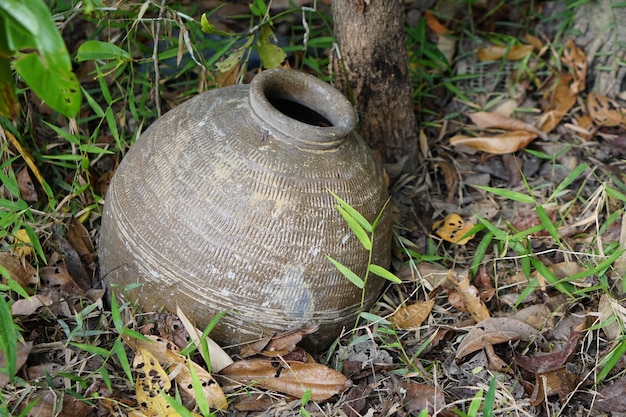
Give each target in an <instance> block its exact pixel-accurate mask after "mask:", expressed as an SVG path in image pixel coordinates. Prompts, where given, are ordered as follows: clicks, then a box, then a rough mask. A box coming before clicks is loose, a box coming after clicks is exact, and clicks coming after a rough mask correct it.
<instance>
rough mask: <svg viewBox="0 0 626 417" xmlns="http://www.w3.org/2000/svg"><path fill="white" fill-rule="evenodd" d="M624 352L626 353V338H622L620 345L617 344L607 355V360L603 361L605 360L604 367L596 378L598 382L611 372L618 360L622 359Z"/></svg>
mask: <svg viewBox="0 0 626 417" xmlns="http://www.w3.org/2000/svg"><path fill="white" fill-rule="evenodd" d="M624 354H626V340H621V341H620V343H619V345H617V347H616V348H615V349H613V350H612V351H611V353H609V354H608V355H607V356H605V360H604V361H603V362H605V363H604V367H602V370H601V371H600V373H599V374H598V376H597V378H596V384H598V383H600V382H601V381H602V380H603V379H604V378H605V377H606V376H607V375H608V374H609V372H611V370H612V369H613V368H614V367H615V365H617V362H619V361H620V360H621V359H622V357H623V356H624Z"/></svg>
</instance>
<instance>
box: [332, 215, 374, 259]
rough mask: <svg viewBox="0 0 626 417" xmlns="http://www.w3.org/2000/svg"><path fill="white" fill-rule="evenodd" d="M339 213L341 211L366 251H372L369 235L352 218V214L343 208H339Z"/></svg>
mask: <svg viewBox="0 0 626 417" xmlns="http://www.w3.org/2000/svg"><path fill="white" fill-rule="evenodd" d="M337 211H339V213H340V214H341V217H343V219H344V220H345V221H346V223H347V224H348V227H350V230H352V232H353V233H354V235H355V236H356V237H357V238H358V239H359V242H361V245H363V247H364V248H365V250H367V251H370V250H372V240H371V239H370V237H369V236H368V235H367V232H366V231H365V230H363V228H362V227H361V225H360V224H359V222H357V221H356V219H355V218H354V217H352V216H350V214H349V213H348V212H347V211H346V210H345V209H344V208H343V207H341V206H337Z"/></svg>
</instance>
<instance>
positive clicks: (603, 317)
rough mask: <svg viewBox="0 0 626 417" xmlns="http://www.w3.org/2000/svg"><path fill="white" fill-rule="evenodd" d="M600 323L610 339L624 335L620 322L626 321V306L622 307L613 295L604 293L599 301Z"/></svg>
mask: <svg viewBox="0 0 626 417" xmlns="http://www.w3.org/2000/svg"><path fill="white" fill-rule="evenodd" d="M598 312H599V313H600V318H599V319H598V320H599V321H600V325H601V326H602V331H603V332H604V334H605V335H606V337H607V338H608V339H609V340H616V339H617V338H619V337H621V336H622V327H621V326H620V322H622V323H624V322H626V308H624V307H622V306H621V305H620V304H619V303H618V302H617V301H616V300H615V299H614V298H613V297H609V296H607V295H606V294H602V296H601V297H600V302H599V303H598Z"/></svg>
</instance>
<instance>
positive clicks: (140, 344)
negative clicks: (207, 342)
mask: <svg viewBox="0 0 626 417" xmlns="http://www.w3.org/2000/svg"><path fill="white" fill-rule="evenodd" d="M146 337H147V338H148V339H149V340H142V339H137V338H133V337H129V336H126V337H124V340H125V341H126V342H127V343H128V345H129V346H130V347H131V348H132V349H133V350H134V351H135V352H147V353H148V354H149V357H152V358H154V359H155V360H156V361H157V362H158V363H159V364H163V366H166V367H167V369H168V371H169V372H170V373H173V374H174V375H175V376H174V380H175V381H176V382H177V383H178V386H179V388H180V389H181V390H183V391H185V392H186V393H187V394H188V395H190V396H191V397H195V393H194V391H193V385H192V379H191V371H190V370H189V368H190V366H193V368H194V371H195V373H196V375H197V376H198V379H200V381H201V382H202V390H203V392H204V395H205V397H206V399H207V401H208V403H209V406H210V407H211V408H215V409H218V410H224V409H226V407H227V406H228V403H227V400H226V396H225V395H224V392H223V391H222V388H221V387H220V386H219V384H218V383H217V381H215V379H214V378H213V376H212V375H211V374H210V373H209V372H207V370H206V369H204V368H202V367H201V366H200V365H198V364H197V363H195V362H193V361H191V362H190V361H188V360H187V358H185V357H184V356H182V355H181V354H180V353H178V348H177V347H176V345H175V344H174V343H172V342H171V341H169V340H166V339H163V338H161V337H157V336H146Z"/></svg>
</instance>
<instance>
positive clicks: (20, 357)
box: [0, 341, 33, 388]
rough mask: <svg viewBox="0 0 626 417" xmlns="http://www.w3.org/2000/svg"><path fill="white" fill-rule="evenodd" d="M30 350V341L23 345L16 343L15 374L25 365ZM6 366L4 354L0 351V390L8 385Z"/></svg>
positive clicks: (31, 343)
mask: <svg viewBox="0 0 626 417" xmlns="http://www.w3.org/2000/svg"><path fill="white" fill-rule="evenodd" d="M32 348H33V342H32V341H28V342H24V343H22V342H18V343H17V360H16V361H15V372H16V373H17V371H19V370H20V369H21V368H22V366H24V364H25V363H26V360H27V359H28V355H30V351H31V349H32ZM6 365H7V362H6V357H5V356H4V352H3V351H2V350H0V369H2V372H0V388H4V387H5V386H6V384H8V383H9V375H8V373H7V372H6V369H7V368H6Z"/></svg>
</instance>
